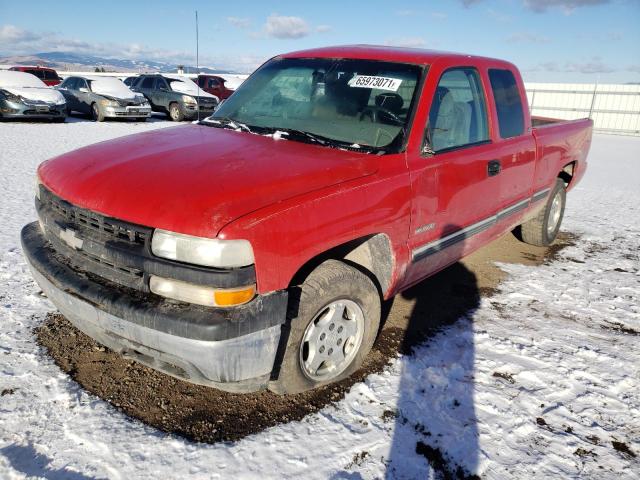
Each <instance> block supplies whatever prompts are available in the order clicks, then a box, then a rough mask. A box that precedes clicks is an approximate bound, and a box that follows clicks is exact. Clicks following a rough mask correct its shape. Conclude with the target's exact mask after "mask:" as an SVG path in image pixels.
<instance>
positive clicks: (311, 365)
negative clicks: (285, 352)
mask: <svg viewBox="0 0 640 480" xmlns="http://www.w3.org/2000/svg"><path fill="white" fill-rule="evenodd" d="M363 337H364V313H363V311H362V308H360V305H358V304H357V303H356V302H353V301H351V300H336V301H334V302H331V303H329V304H328V305H326V306H325V307H324V308H322V309H321V310H320V311H319V312H318V313H317V314H316V316H315V317H314V318H313V320H312V321H311V322H309V325H307V328H306V330H305V332H304V335H303V336H302V343H301V345H300V366H301V367H302V371H303V372H304V374H305V375H306V376H307V377H308V378H310V379H311V380H315V381H320V380H322V381H327V380H332V379H334V378H336V377H337V376H339V375H340V374H341V373H342V372H344V371H345V370H346V369H347V368H348V367H349V365H351V363H352V362H353V360H354V358H355V357H356V354H357V353H358V350H360V345H361V344H362V338H363Z"/></svg>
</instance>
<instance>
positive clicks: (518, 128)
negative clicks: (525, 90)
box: [489, 69, 524, 138]
mask: <svg viewBox="0 0 640 480" xmlns="http://www.w3.org/2000/svg"><path fill="white" fill-rule="evenodd" d="M489 80H490V81H491V90H493V98H494V99H495V101H496V111H497V112H498V125H499V127H500V136H501V137H502V138H511V137H517V136H518V135H522V134H523V133H524V112H523V111H522V98H521V97H520V92H519V91H518V85H517V83H516V79H515V77H514V76H513V73H512V72H511V71H510V70H493V69H491V70H489Z"/></svg>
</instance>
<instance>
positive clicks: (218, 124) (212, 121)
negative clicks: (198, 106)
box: [200, 117, 253, 133]
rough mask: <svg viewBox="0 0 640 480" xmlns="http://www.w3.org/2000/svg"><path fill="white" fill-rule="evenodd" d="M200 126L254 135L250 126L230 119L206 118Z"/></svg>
mask: <svg viewBox="0 0 640 480" xmlns="http://www.w3.org/2000/svg"><path fill="white" fill-rule="evenodd" d="M200 125H206V126H208V127H215V128H228V129H230V130H244V131H245V132H249V133H253V130H251V128H249V126H247V125H245V124H244V123H242V122H238V121H237V120H234V119H233V118H230V117H220V118H205V119H203V120H200Z"/></svg>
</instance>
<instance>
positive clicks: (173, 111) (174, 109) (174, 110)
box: [171, 105, 178, 120]
mask: <svg viewBox="0 0 640 480" xmlns="http://www.w3.org/2000/svg"><path fill="white" fill-rule="evenodd" d="M171 118H172V119H173V120H177V119H178V107H176V106H175V105H174V106H173V107H171Z"/></svg>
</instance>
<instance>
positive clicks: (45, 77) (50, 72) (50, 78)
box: [9, 66, 62, 87]
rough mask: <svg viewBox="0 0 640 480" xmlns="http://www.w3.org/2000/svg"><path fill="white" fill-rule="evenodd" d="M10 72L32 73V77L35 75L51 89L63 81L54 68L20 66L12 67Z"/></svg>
mask: <svg viewBox="0 0 640 480" xmlns="http://www.w3.org/2000/svg"><path fill="white" fill-rule="evenodd" d="M9 70H16V71H18V72H26V73H30V74H31V75H35V76H36V77H38V78H39V79H40V80H42V81H43V82H44V83H45V85H47V86H49V87H53V86H55V85H58V84H59V83H60V82H61V81H62V79H61V78H60V77H59V76H58V72H56V71H55V70H54V69H53V68H49V67H39V66H35V67H33V66H32V67H29V66H24V67H22V66H18V67H11V68H10V69H9Z"/></svg>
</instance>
